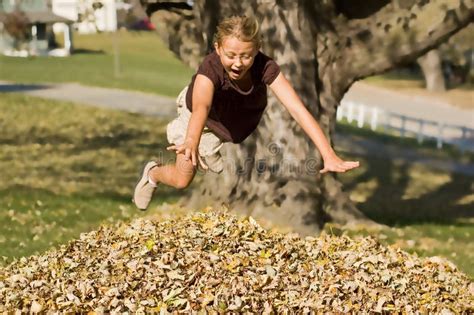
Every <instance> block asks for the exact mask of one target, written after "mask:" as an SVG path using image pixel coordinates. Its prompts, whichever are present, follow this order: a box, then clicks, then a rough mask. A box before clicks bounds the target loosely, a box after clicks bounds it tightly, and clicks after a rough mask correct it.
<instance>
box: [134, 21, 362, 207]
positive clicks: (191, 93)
mask: <svg viewBox="0 0 474 315" xmlns="http://www.w3.org/2000/svg"><path fill="white" fill-rule="evenodd" d="M214 42H215V44H214V47H215V51H214V52H212V53H211V54H209V55H208V56H206V57H205V58H204V61H203V62H202V64H201V65H200V67H199V69H198V71H197V73H196V74H195V75H194V76H193V78H192V80H191V83H190V84H189V86H188V87H187V88H185V89H184V90H183V91H182V92H181V94H180V95H179V96H178V99H177V104H178V118H176V119H175V120H173V121H172V122H171V123H170V124H168V127H167V137H168V141H169V142H170V143H171V144H172V145H171V146H170V147H168V148H167V149H168V150H174V151H175V152H176V163H175V164H174V165H163V166H162V165H160V164H159V163H157V162H155V161H151V162H148V163H147V164H146V165H145V167H144V169H143V172H142V176H141V178H140V180H139V182H138V184H137V186H136V188H135V192H134V199H133V200H134V202H135V205H136V206H137V207H138V208H139V209H142V210H144V209H146V208H147V207H148V204H149V203H150V200H151V198H152V196H153V192H154V190H155V188H156V186H157V184H158V183H163V184H166V185H170V186H173V187H175V188H178V189H183V188H186V187H187V186H188V185H189V184H190V183H191V181H192V180H193V178H194V175H195V173H196V169H197V166H198V164H199V165H200V166H201V168H203V169H205V170H210V171H212V172H216V173H220V172H221V171H222V169H223V163H222V157H221V155H220V153H219V150H220V148H221V147H222V144H223V143H224V142H233V143H240V142H242V141H244V140H245V138H247V137H248V136H249V135H250V134H251V133H252V132H253V131H254V130H255V128H256V127H257V125H258V123H259V121H260V118H261V117H262V114H263V112H264V109H265V107H266V105H267V86H268V87H270V89H271V90H272V92H273V93H274V94H275V95H276V97H277V98H278V99H279V101H280V102H281V103H282V104H283V106H285V107H286V109H287V110H288V111H289V112H290V114H291V116H292V117H293V118H294V119H295V120H296V121H297V123H298V124H299V125H300V126H301V127H302V128H303V130H304V131H305V132H306V134H307V135H308V136H309V137H310V139H311V140H312V141H313V143H314V144H315V146H316V147H317V148H318V150H319V152H320V153H321V156H322V158H323V161H324V168H323V169H322V170H321V171H320V172H321V173H325V172H329V171H332V172H345V171H347V170H350V169H352V168H355V167H358V166H359V162H349V161H343V160H341V159H340V158H339V157H338V156H337V155H336V153H335V152H334V151H333V149H332V148H331V146H330V145H329V142H328V141H327V139H326V137H325V135H324V133H323V132H322V130H321V128H320V127H319V125H318V123H317V122H316V120H315V119H314V118H313V116H312V115H311V114H310V113H309V112H308V110H307V109H306V108H305V106H304V105H303V103H302V101H301V100H300V98H299V97H298V95H297V94H296V92H295V90H294V89H293V87H292V86H291V85H290V83H289V82H288V80H287V79H286V78H285V76H284V75H283V74H282V73H281V72H280V68H279V66H278V65H277V64H276V63H275V61H273V60H272V59H271V58H270V57H268V56H266V55H265V54H263V53H262V52H260V51H259V49H260V33H259V25H258V22H257V21H256V20H255V19H253V18H249V17H246V16H238V17H231V18H228V19H225V20H224V21H222V22H221V23H220V24H219V26H218V27H217V33H216V35H215V41H214Z"/></svg>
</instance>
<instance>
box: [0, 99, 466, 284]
mask: <svg viewBox="0 0 474 315" xmlns="http://www.w3.org/2000/svg"><path fill="white" fill-rule="evenodd" d="M164 131H165V123H164V122H162V121H160V120H157V119H155V118H150V117H144V116H140V115H134V114H128V113H122V112H116V111H110V110H103V109H96V108H90V107H86V106H77V105H73V104H70V103H64V102H57V101H49V100H41V99H37V98H33V97H27V96H23V95H18V94H2V95H0V146H1V150H0V173H1V174H2V181H1V182H0V209H1V211H0V225H1V226H2V229H1V230H0V256H4V257H6V258H5V259H6V261H9V260H11V258H12V257H20V256H24V255H31V254H34V253H38V252H42V251H44V250H46V249H47V248H49V247H51V246H54V245H56V244H60V243H64V242H66V241H67V240H69V239H71V238H76V237H78V236H79V234H80V233H81V232H86V231H90V230H92V229H95V228H97V227H98V226H99V225H100V224H102V223H105V222H110V221H116V220H126V219H129V218H132V217H135V216H140V215H145V213H142V212H139V211H137V210H135V209H134V207H133V206H132V204H131V202H130V198H131V194H132V190H133V186H134V184H135V181H136V178H137V174H138V171H139V168H140V166H141V165H142V163H143V162H144V161H146V160H148V159H149V158H150V157H160V155H161V154H163V155H162V156H161V157H162V158H163V159H168V158H172V156H171V155H170V154H167V153H161V152H160V150H159V148H163V147H164V146H165V143H164V142H165V135H164ZM339 150H340V152H342V154H345V153H344V152H345V151H347V152H348V153H347V156H348V157H351V158H354V156H353V155H352V154H350V148H347V150H345V149H344V148H339ZM424 150H427V149H426V148H425V149H424ZM356 158H359V159H360V160H361V162H362V166H361V168H360V169H358V170H356V171H354V172H349V173H347V174H343V175H342V176H340V177H341V180H342V181H343V183H344V184H345V187H346V190H348V191H350V192H351V198H352V199H353V200H354V201H355V202H356V203H357V205H358V207H359V208H360V209H361V210H362V211H364V212H365V213H366V214H367V215H368V216H369V217H371V218H373V219H375V220H376V221H377V222H380V223H382V224H384V225H386V227H384V228H382V229H377V230H367V229H365V228H364V227H357V228H356V229H348V230H345V231H344V233H348V234H350V235H352V236H354V237H356V236H358V235H366V234H370V235H374V236H375V237H378V238H379V239H380V240H381V241H382V242H384V243H387V244H395V245H396V246H400V247H402V248H403V249H406V250H409V251H412V252H417V253H419V254H420V255H428V256H432V255H441V256H444V257H447V258H449V259H450V260H452V261H454V262H455V263H456V264H458V266H459V267H460V268H461V270H463V271H464V272H466V273H467V274H468V275H470V277H471V278H474V267H473V266H472V263H471V262H472V260H473V258H474V257H473V256H474V242H473V240H474V235H473V230H474V229H473V228H474V222H473V220H472V213H471V212H472V209H473V205H474V192H473V187H472V177H468V176H463V175H459V174H451V173H449V172H443V171H433V170H431V169H429V168H428V167H426V166H423V165H416V164H407V163H401V162H397V161H388V160H386V159H376V158H367V157H363V156H361V157H356ZM191 190H192V189H190V190H188V191H191ZM180 196H182V194H180V193H176V192H175V191H173V190H171V189H166V188H161V189H160V194H159V195H158V198H157V199H156V200H155V201H154V205H152V207H151V210H150V211H148V212H146V215H163V212H166V211H169V210H166V209H165V210H163V207H161V206H158V205H159V204H161V203H163V202H168V203H172V202H174V201H175V200H177V198H179V197H180ZM160 211H161V213H160ZM469 216H471V219H468V218H469ZM328 229H331V230H332V229H333V227H328ZM334 229H335V227H334Z"/></svg>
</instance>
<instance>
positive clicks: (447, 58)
mask: <svg viewBox="0 0 474 315" xmlns="http://www.w3.org/2000/svg"><path fill="white" fill-rule="evenodd" d="M473 43H474V26H473V25H472V24H471V25H469V26H468V27H465V28H464V29H462V30H461V31H460V32H458V33H456V34H455V35H454V36H452V37H450V38H449V40H448V41H447V42H446V43H443V44H442V45H440V46H439V47H438V48H436V49H433V50H430V51H429V52H428V53H426V54H425V55H423V56H421V57H420V58H418V60H417V62H418V64H419V65H420V68H421V71H422V73H423V77H424V79H425V86H426V89H427V90H429V91H436V92H442V91H446V89H448V88H453V87H456V86H457V85H459V84H463V83H465V82H466V81H469V80H472V78H473V71H474V69H473V68H472V59H473V53H474V46H473Z"/></svg>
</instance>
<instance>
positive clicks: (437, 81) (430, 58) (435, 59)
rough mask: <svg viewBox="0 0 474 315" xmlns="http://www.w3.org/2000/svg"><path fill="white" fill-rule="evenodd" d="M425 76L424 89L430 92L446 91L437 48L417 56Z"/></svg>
mask: <svg viewBox="0 0 474 315" xmlns="http://www.w3.org/2000/svg"><path fill="white" fill-rule="evenodd" d="M418 64H419V65H420V67H421V71H422V72H423V76H424V78H425V84H426V89H427V90H428V91H432V92H444V91H446V83H445V80H444V76H443V69H442V67H441V57H440V55H439V51H438V50H437V49H433V50H430V51H429V52H428V53H427V54H426V55H424V56H422V57H420V58H418Z"/></svg>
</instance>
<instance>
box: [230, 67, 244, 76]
mask: <svg viewBox="0 0 474 315" xmlns="http://www.w3.org/2000/svg"><path fill="white" fill-rule="evenodd" d="M230 72H231V73H233V74H235V75H237V76H239V75H240V74H241V73H242V70H235V69H230Z"/></svg>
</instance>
